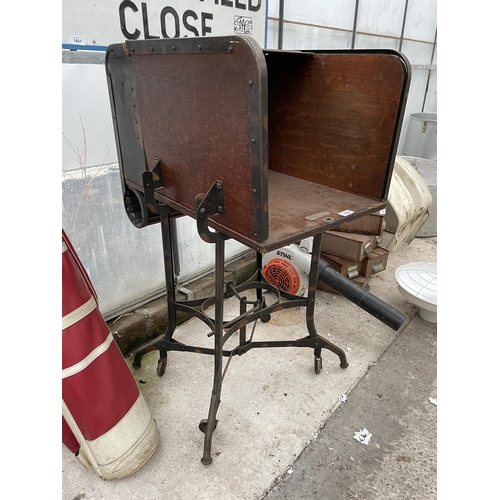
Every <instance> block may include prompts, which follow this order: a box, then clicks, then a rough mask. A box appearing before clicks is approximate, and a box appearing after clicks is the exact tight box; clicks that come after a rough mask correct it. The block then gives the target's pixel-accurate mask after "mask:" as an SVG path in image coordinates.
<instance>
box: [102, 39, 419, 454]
mask: <svg viewBox="0 0 500 500" xmlns="http://www.w3.org/2000/svg"><path fill="white" fill-rule="evenodd" d="M106 71H107V76H108V87H109V94H110V102H111V109H112V116H113V122H114V127H115V137H116V145H117V151H118V158H119V164H120V172H121V177H122V185H123V193H124V201H125V208H126V210H127V213H128V214H129V217H130V220H131V221H132V223H134V225H136V226H137V227H139V228H140V227H144V226H145V225H147V224H151V223H155V222H160V223H161V225H162V234H163V250H164V257H165V276H166V291H167V302H168V308H169V325H168V327H167V331H166V333H165V334H164V335H163V336H162V337H161V338H159V339H156V340H154V341H152V342H150V343H149V344H147V345H146V346H144V347H142V348H141V349H140V350H138V351H137V352H136V353H135V359H134V365H135V366H140V361H141V358H142V356H143V355H144V354H146V353H148V352H150V351H153V350H158V351H159V352H160V359H159V361H158V368H157V373H158V375H160V376H161V375H163V373H164V371H165V367H166V363H167V352H168V351H170V350H182V351H189V352H198V353H202V354H211V355H213V356H214V359H215V361H214V387H213V391H212V399H211V402H210V408H209V413H208V418H207V419H206V420H204V421H202V422H200V429H201V430H202V431H203V432H205V445H204V452H203V458H202V462H203V463H204V464H209V463H211V462H212V457H211V443H212V434H213V431H214V429H215V427H216V425H217V420H216V414H217V409H218V406H219V402H220V393H221V385H222V379H223V370H222V359H223V356H226V357H228V358H229V359H228V361H227V363H229V361H230V360H231V358H232V356H233V355H234V354H237V355H242V354H244V353H246V352H247V351H248V350H250V349H253V348H269V347H271V348H272V347H288V346H291V347H307V348H312V349H313V350H314V369H315V371H316V373H318V374H319V373H320V371H321V367H322V358H321V350H322V349H327V350H330V351H331V352H333V353H335V354H337V355H338V357H339V358H340V366H341V367H342V368H346V367H347V366H348V364H347V360H346V357H345V353H344V352H343V351H342V349H340V348H339V347H338V346H335V345H334V344H332V343H331V342H329V341H328V340H327V339H325V338H324V337H322V336H321V335H319V334H318V333H317V332H316V329H315V326H314V299H315V293H316V287H317V282H318V275H319V274H320V251H321V242H322V235H323V233H324V232H325V231H327V230H335V228H336V227H338V226H340V225H341V224H343V223H346V222H349V221H353V220H355V219H357V218H359V217H362V216H365V215H368V214H372V213H375V212H379V211H380V210H381V209H383V208H384V207H385V206H386V197H387V194H388V190H389V184H390V179H391V174H392V169H393V164H394V159H395V154H396V147H397V144H398V139H399V134H400V129H401V122H402V118H403V113H404V108H405V102H406V98H407V93H408V88H409V81H410V66H409V64H408V62H407V60H406V59H405V57H404V56H403V55H402V54H400V53H398V52H395V51H391V50H314V51H278V50H265V49H262V48H261V47H260V46H259V45H258V44H257V43H256V42H255V40H253V39H252V38H251V37H245V36H236V35H235V36H225V37H202V38H182V39H178V38H176V39H155V40H140V41H139V40H137V41H128V42H125V43H120V44H113V45H110V46H109V47H108V50H107V53H106ZM179 215H184V216H190V217H193V218H195V219H196V221H197V225H198V232H199V234H200V237H201V238H203V239H204V240H205V241H208V242H212V243H214V244H215V250H216V251H215V253H216V258H215V296H214V297H211V298H208V299H206V300H194V301H191V302H190V303H186V302H183V303H179V302H176V301H175V287H174V280H173V275H172V255H171V244H172V242H171V236H170V220H171V218H173V217H177V216H179ZM309 236H313V237H314V239H313V248H312V258H311V268H310V275H309V289H308V294H307V297H292V296H289V295H287V294H286V293H281V292H280V291H279V290H278V289H277V288H276V287H274V286H272V285H271V284H269V283H266V282H265V280H263V279H262V275H261V273H260V265H259V266H258V267H259V270H258V275H257V276H256V278H255V279H254V280H253V281H251V283H249V284H243V285H239V286H238V287H236V286H234V284H232V283H224V272H223V271H224V269H223V268H224V240H225V239H227V238H234V239H236V240H238V241H239V242H241V243H243V244H245V245H247V246H248V247H250V248H252V249H254V250H256V251H257V259H258V263H259V258H260V259H261V257H262V254H263V253H265V252H269V251H272V250H276V249H279V248H280V247H282V246H284V245H287V244H291V243H294V242H298V241H300V240H302V239H304V238H307V237H309ZM260 262H261V261H260ZM252 287H253V288H255V290H256V299H255V300H253V301H252V300H250V299H248V300H247V299H246V298H245V297H243V296H242V292H243V291H246V290H248V289H249V288H252ZM263 292H265V295H264V293H263ZM230 296H236V297H237V298H238V299H240V301H241V309H240V313H241V314H240V316H238V317H237V318H235V319H233V320H231V321H225V320H223V302H224V298H227V297H230ZM270 297H274V299H273V300H271V299H270ZM271 302H272V303H271ZM211 305H215V312H214V318H212V317H211V316H210V314H209V313H208V309H207V307H208V306H211ZM300 306H304V307H305V308H306V324H307V330H308V335H307V336H305V337H303V338H300V339H293V340H273V341H264V342H261V341H257V340H254V339H253V332H252V334H251V335H250V338H248V337H247V336H246V326H247V325H250V324H255V322H256V321H257V320H259V319H260V320H261V321H268V320H269V318H270V315H271V314H272V313H273V312H274V311H277V310H280V309H284V308H287V307H300ZM382 309H383V310H384V311H387V309H386V308H384V307H382V308H381V310H382ZM178 311H183V312H189V313H190V314H192V315H193V316H196V317H197V318H199V319H201V320H202V321H204V322H205V323H206V324H207V326H208V327H209V328H210V330H211V331H210V333H209V335H210V336H213V337H214V348H213V349H208V348H203V347H198V346H191V345H185V344H181V343H180V342H179V341H177V340H176V339H175V338H174V332H175V327H176V323H175V319H176V313H177V312H178ZM385 314H386V313H385V312H384V313H383V314H379V313H378V312H377V315H378V316H377V317H378V318H379V319H380V318H381V317H382V318H383V317H384V315H385ZM396 316H397V315H396ZM401 322H402V320H401V318H399V317H398V318H397V321H396V323H397V325H399V324H401ZM388 324H391V325H393V327H394V328H397V325H396V326H394V322H388ZM236 332H239V334H240V343H239V345H238V347H237V348H235V349H232V350H228V349H223V345H224V343H225V342H226V340H228V339H229V337H231V335H233V334H234V333H236ZM226 368H227V365H226ZM224 373H225V371H224Z"/></svg>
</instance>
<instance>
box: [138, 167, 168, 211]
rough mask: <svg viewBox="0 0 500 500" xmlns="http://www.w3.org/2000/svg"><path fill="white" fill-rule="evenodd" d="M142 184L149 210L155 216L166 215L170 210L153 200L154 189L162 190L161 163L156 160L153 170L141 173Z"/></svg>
mask: <svg viewBox="0 0 500 500" xmlns="http://www.w3.org/2000/svg"><path fill="white" fill-rule="evenodd" d="M142 183H143V186H144V197H145V198H146V205H147V206H148V208H149V210H151V212H153V213H155V214H162V213H168V212H170V211H171V208H170V207H169V206H168V205H165V204H163V203H158V202H157V201H156V198H155V189H158V188H162V187H163V182H162V178H161V162H160V160H158V159H157V160H156V163H155V166H154V167H153V170H146V171H144V172H143V173H142Z"/></svg>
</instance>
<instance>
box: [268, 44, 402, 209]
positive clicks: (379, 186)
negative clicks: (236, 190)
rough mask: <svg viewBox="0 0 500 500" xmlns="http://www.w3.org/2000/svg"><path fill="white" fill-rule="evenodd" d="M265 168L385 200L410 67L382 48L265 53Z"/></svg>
mask: <svg viewBox="0 0 500 500" xmlns="http://www.w3.org/2000/svg"><path fill="white" fill-rule="evenodd" d="M266 60H267V66H268V86H269V87H268V92H269V168H270V169H271V170H275V171H277V172H280V173H285V174H288V175H292V176H294V177H298V178H301V179H304V180H308V181H311V182H316V183H318V184H321V185H324V186H329V187H332V188H336V189H339V190H342V191H346V192H348V193H353V194H357V195H361V196H366V197H368V198H371V199H375V200H384V199H386V197H387V193H388V188H389V183H390V178H391V175H392V168H393V164H394V159H395V154H396V147H397V143H398V138H399V132H400V126H401V120H402V118H403V111H404V106H405V102H406V97H407V93H408V86H409V71H410V66H409V64H408V62H407V61H406V60H405V58H404V56H402V55H401V54H399V53H397V52H395V51H387V50H383V51H381V50H349V51H345V50H340V51H328V52H327V51H319V52H311V53H297V54H284V53H281V52H279V51H276V52H274V51H269V53H268V54H266Z"/></svg>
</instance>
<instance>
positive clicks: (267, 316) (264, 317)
mask: <svg viewBox="0 0 500 500" xmlns="http://www.w3.org/2000/svg"><path fill="white" fill-rule="evenodd" d="M260 320H261V321H262V323H267V322H268V321H270V320H271V315H270V314H263V315H262V316H261V317H260Z"/></svg>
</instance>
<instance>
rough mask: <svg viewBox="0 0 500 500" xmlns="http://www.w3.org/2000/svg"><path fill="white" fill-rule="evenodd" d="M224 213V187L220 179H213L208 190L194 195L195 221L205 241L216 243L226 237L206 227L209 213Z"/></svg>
mask: <svg viewBox="0 0 500 500" xmlns="http://www.w3.org/2000/svg"><path fill="white" fill-rule="evenodd" d="M218 214H221V215H222V214H224V189H223V185H222V182H221V181H215V182H214V183H213V184H212V187H211V188H210V189H209V190H208V192H207V193H206V194H205V195H204V194H199V195H198V196H196V222H197V228H198V234H199V235H200V237H201V239H202V240H203V241H206V242H207V243H217V242H218V241H223V240H227V239H228V237H227V236H225V235H224V234H222V233H219V232H217V231H210V229H209V228H208V217H209V216H210V215H218Z"/></svg>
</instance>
